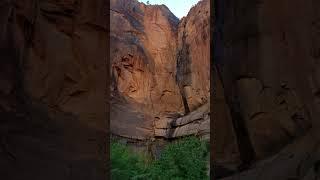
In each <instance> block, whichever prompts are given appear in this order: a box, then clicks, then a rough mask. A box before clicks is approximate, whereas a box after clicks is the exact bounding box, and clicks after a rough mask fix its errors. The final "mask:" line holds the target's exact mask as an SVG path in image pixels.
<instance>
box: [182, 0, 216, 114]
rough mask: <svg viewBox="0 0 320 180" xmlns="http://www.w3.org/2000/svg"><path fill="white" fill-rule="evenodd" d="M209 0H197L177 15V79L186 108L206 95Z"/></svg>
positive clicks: (208, 71) (207, 90)
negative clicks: (180, 16)
mask: <svg viewBox="0 0 320 180" xmlns="http://www.w3.org/2000/svg"><path fill="white" fill-rule="evenodd" d="M209 22H210V1H208V0H204V1H200V2H199V3H198V4H197V5H196V6H194V7H193V8H191V10H190V11H189V13H188V15H187V16H186V17H184V18H182V19H181V22H180V23H179V32H178V57H177V82H178V85H179V86H180V89H181V91H182V92H183V96H184V97H185V98H186V100H187V103H188V108H189V110H190V111H192V110H194V109H196V108H197V107H199V106H200V105H202V104H204V103H206V102H207V101H208V98H209V95H210V60H209V59H210V33H209V32H210V23H209Z"/></svg>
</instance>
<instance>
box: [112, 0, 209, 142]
mask: <svg viewBox="0 0 320 180" xmlns="http://www.w3.org/2000/svg"><path fill="white" fill-rule="evenodd" d="M110 14H111V50H110V51H111V76H112V84H111V104H112V106H111V108H112V109H111V131H112V133H114V134H115V135H118V136H122V137H127V138H135V139H141V140H145V139H148V138H151V137H154V136H156V137H166V138H174V137H179V136H184V135H189V134H196V133H197V132H198V130H197V129H199V128H200V130H199V133H200V131H201V130H203V131H205V132H206V133H208V130H209V125H208V124H209V109H208V107H209V103H208V98H209V87H210V81H209V62H210V61H209V54H210V53H209V37H210V36H209V15H210V12H209V1H208V0H204V1H201V2H199V3H198V4H197V5H196V6H195V7H193V8H192V9H191V10H190V12H189V14H188V16H187V17H185V18H183V19H182V20H179V19H178V18H176V17H175V16H174V15H173V14H172V13H171V12H170V10H169V9H168V8H167V7H166V6H164V5H145V4H143V3H139V2H137V1H136V0H113V1H111V9H110ZM185 79H189V80H185ZM206 103H207V105H205V107H207V110H205V111H203V110H196V109H198V108H199V109H201V108H200V106H203V105H204V104H206ZM202 109H203V108H202ZM193 110H195V111H197V112H194V113H203V114H201V115H202V116H203V117H202V119H201V118H200V120H201V123H202V125H201V123H200V125H199V124H194V123H191V124H188V125H186V124H183V125H186V126H183V125H175V126H172V123H174V122H177V121H180V120H179V119H178V118H180V119H181V118H182V119H190V118H191V119H190V122H191V121H196V120H198V121H199V118H198V119H197V118H195V119H192V115H191V114H190V115H188V116H187V117H184V115H186V114H188V113H190V111H193ZM191 113H192V112H191ZM194 113H193V114H194ZM202 121H203V122H202ZM167 124H170V127H167ZM159 126H161V127H159ZM178 126H179V127H178ZM199 126H201V127H199ZM202 128H204V129H202Z"/></svg>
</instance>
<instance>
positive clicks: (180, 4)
mask: <svg viewBox="0 0 320 180" xmlns="http://www.w3.org/2000/svg"><path fill="white" fill-rule="evenodd" d="M138 1H139V2H143V3H145V4H147V1H149V3H150V4H160V5H161V4H164V5H166V6H167V7H168V8H169V9H170V11H171V12H172V13H173V14H174V15H175V16H177V17H178V18H179V19H181V18H182V17H183V16H187V14H188V12H189V10H190V9H191V7H192V6H193V5H195V4H197V3H198V2H199V0H138Z"/></svg>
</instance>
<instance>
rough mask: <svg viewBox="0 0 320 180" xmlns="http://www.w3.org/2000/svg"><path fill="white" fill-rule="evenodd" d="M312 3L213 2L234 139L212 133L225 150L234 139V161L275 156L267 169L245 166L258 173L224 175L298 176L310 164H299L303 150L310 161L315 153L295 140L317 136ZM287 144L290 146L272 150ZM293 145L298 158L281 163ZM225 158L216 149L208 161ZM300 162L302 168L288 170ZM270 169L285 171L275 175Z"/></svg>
mask: <svg viewBox="0 0 320 180" xmlns="http://www.w3.org/2000/svg"><path fill="white" fill-rule="evenodd" d="M319 5H320V4H319V3H318V2H316V1H313V0H308V1H304V2H301V1H298V0H294V1H290V2H289V1H284V0H280V1H273V0H271V1H267V0H263V1H259V2H250V3H238V2H236V1H233V0H230V1H219V0H218V1H216V4H215V7H216V9H217V14H216V21H215V22H216V24H215V28H216V32H215V35H214V38H215V39H216V41H215V42H214V43H215V47H216V49H215V51H214V52H213V54H214V58H215V64H216V65H215V67H216V69H217V71H218V76H219V77H221V81H222V87H223V92H224V96H225V99H226V104H227V111H228V112H229V113H230V115H229V116H230V117H231V121H230V122H232V124H233V132H234V134H235V138H227V139H224V138H225V134H223V133H221V132H220V131H219V132H214V133H216V134H215V135H214V136H215V137H216V138H217V141H218V142H224V143H223V144H225V146H226V145H229V146H230V148H231V147H233V145H234V144H235V142H236V143H237V147H238V154H239V156H238V162H239V163H240V162H242V163H243V164H246V165H248V164H250V163H251V162H255V163H256V162H258V161H259V160H261V159H265V158H268V157H270V156H272V155H275V154H276V155H275V156H277V157H279V159H278V160H274V161H271V160H270V161H271V163H270V169H269V170H266V171H265V170H261V168H262V167H263V166H258V165H257V167H255V166H253V167H251V168H252V169H255V170H253V171H255V173H256V175H258V174H260V175H261V176H259V177H258V176H256V175H253V174H254V173H253V174H252V173H251V176H244V175H243V174H241V175H239V176H236V177H232V178H230V179H279V180H280V179H288V178H293V177H294V178H297V179H303V178H304V177H305V175H306V174H307V171H308V170H309V169H310V168H311V167H312V163H313V161H311V160H310V161H309V160H308V161H306V162H308V163H310V164H309V165H308V166H304V165H301V163H298V162H299V161H300V160H301V161H302V160H303V159H304V158H306V155H305V154H304V153H306V154H308V153H310V154H311V156H312V158H315V156H316V154H317V152H316V151H317V150H315V149H314V147H309V146H308V147H305V149H304V150H302V149H303V148H304V147H303V146H304V145H302V144H303V143H302V142H301V141H300V140H298V138H299V137H301V136H305V138H304V141H311V142H313V143H316V142H318V139H319V121H318V120H319V118H320V113H319V112H320V108H319V107H320V106H319V102H318V99H319V98H318V91H319V83H318V81H319V78H320V76H319V73H318V72H319V70H320V67H319V63H318V61H319V60H318V59H319V56H318V50H319V37H320V36H319V30H318V28H317V26H318V23H319V22H318V18H319V11H317V7H319ZM213 106H214V107H213V109H215V107H216V104H214V103H213ZM213 114H214V113H213ZM222 121H225V119H223V118H222V119H215V122H220V123H217V125H218V126H221V127H227V125H224V124H225V123H223V122H222ZM228 121H229V120H228ZM219 128H220V127H217V129H219ZM306 133H309V134H311V135H308V136H306V135H305V134H306ZM314 138H315V139H314ZM223 139H224V140H223ZM302 139H303V138H302ZM306 139H307V140H306ZM289 143H293V144H294V145H292V146H289V147H288V149H289V150H283V152H284V153H280V154H281V155H280V154H278V152H279V151H280V150H281V149H283V148H284V147H285V146H286V145H288V144H289ZM216 146H217V145H215V147H216ZM293 146H294V147H296V148H298V147H299V148H300V150H301V151H299V150H297V151H299V152H295V153H293V154H295V155H292V156H296V155H297V156H298V157H296V158H298V159H295V158H293V159H291V158H288V159H286V158H284V159H282V160H281V157H283V154H285V155H290V153H292V152H293V151H294V149H291V148H292V147H293ZM230 151H231V150H230ZM230 151H229V150H227V151H226V153H229V152H230ZM289 152H290V153H289ZM303 154H304V155H303ZM225 157H227V155H226V154H225V155H223V153H222V154H220V155H219V157H216V160H215V161H216V162H224V158H225ZM312 158H311V159H312ZM235 159H236V158H235ZM247 160H249V161H247ZM222 164H223V166H224V167H226V166H227V165H228V164H227V163H226V162H224V163H222ZM280 164H282V165H280ZM284 164H286V165H284ZM289 164H290V165H289ZM302 166H303V167H304V168H305V169H302V170H301V169H300V170H301V172H295V171H294V170H293V169H295V168H297V167H302ZM275 167H278V169H280V167H281V168H285V167H288V168H286V169H283V171H282V172H281V175H279V176H276V174H278V173H279V172H278V171H276V169H277V168H275ZM259 170H261V172H262V173H258V171H259ZM217 173H218V172H217ZM310 173H311V174H312V173H313V172H311V170H310ZM249 174H250V173H249ZM311 174H310V177H311V176H312V175H311ZM240 177H241V178H240ZM306 178H307V177H306Z"/></svg>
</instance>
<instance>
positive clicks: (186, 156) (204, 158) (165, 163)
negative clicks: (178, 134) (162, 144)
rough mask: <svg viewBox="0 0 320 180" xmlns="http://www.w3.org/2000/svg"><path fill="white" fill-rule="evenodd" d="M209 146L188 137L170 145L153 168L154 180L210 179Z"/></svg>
mask: <svg viewBox="0 0 320 180" xmlns="http://www.w3.org/2000/svg"><path fill="white" fill-rule="evenodd" d="M208 155H209V153H208V148H207V144H206V143H205V142H203V141H200V140H199V139H198V138H196V137H187V138H184V139H181V140H178V141H177V142H174V143H172V144H169V145H168V146H167V147H166V148H165V149H164V150H163V152H162V153H161V156H160V158H159V159H158V160H157V161H155V162H154V164H153V167H152V168H151V174H152V179H159V180H162V179H176V180H178V179H181V180H182V179H189V180H193V179H197V180H198V179H201V180H202V179H209V177H208V176H207V162H208Z"/></svg>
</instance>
